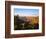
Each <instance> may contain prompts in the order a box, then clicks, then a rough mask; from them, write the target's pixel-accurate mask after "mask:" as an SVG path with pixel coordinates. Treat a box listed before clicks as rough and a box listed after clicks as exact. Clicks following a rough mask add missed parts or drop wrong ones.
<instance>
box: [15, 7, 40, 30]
mask: <svg viewBox="0 0 46 39" xmlns="http://www.w3.org/2000/svg"><path fill="white" fill-rule="evenodd" d="M30 29H39V9H27V8H23V7H22V8H14V30H30Z"/></svg>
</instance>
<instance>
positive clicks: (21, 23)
mask: <svg viewBox="0 0 46 39" xmlns="http://www.w3.org/2000/svg"><path fill="white" fill-rule="evenodd" d="M25 19H26V17H25ZM28 29H39V24H38V23H36V24H31V23H30V24H29V21H25V20H23V19H20V17H19V16H18V15H17V16H14V30H28Z"/></svg>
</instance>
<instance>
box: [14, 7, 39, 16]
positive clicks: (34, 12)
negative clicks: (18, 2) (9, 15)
mask: <svg viewBox="0 0 46 39" xmlns="http://www.w3.org/2000/svg"><path fill="white" fill-rule="evenodd" d="M14 15H19V16H39V9H23V8H14Z"/></svg>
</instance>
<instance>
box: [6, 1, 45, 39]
mask: <svg viewBox="0 0 46 39" xmlns="http://www.w3.org/2000/svg"><path fill="white" fill-rule="evenodd" d="M44 13H45V7H44V3H35V2H18V1H5V37H6V38H16V37H17V38H18V37H34V36H44V35H45V30H44V29H45V23H44V22H45V20H44V19H45V18H44V16H45V14H44Z"/></svg>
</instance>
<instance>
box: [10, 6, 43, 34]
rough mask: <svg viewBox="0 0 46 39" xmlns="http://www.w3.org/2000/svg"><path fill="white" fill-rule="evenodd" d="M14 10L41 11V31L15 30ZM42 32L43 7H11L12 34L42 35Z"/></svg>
mask: <svg viewBox="0 0 46 39" xmlns="http://www.w3.org/2000/svg"><path fill="white" fill-rule="evenodd" d="M14 8H26V9H27V8H28V9H39V29H38V30H14V11H13V10H14ZM41 32H42V7H38V6H19V5H11V34H25V33H41Z"/></svg>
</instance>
